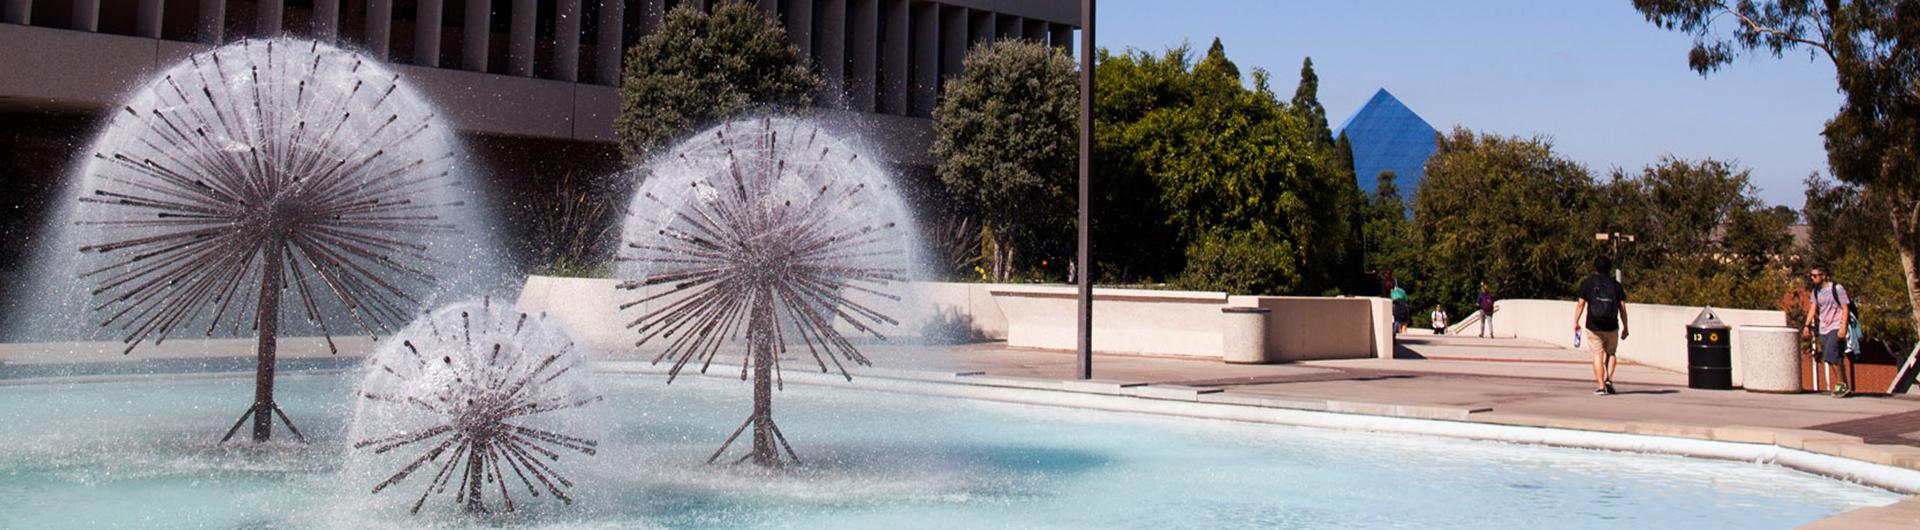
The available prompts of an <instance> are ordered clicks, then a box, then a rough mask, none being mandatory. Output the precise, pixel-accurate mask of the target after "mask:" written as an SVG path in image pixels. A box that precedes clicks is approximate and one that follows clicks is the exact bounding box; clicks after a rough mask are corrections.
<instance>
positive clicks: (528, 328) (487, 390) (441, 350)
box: [353, 301, 601, 513]
mask: <svg viewBox="0 0 1920 530" xmlns="http://www.w3.org/2000/svg"><path fill="white" fill-rule="evenodd" d="M588 372H589V368H588V367H587V366H586V365H585V360H584V358H583V357H582V356H581V355H580V354H579V352H578V351H577V350H575V349H574V345H573V341H572V339H569V338H567V336H566V333H565V332H563V331H561V330H560V329H559V328H558V326H556V325H554V324H552V323H550V322H548V320H547V318H546V316H545V315H539V316H531V315H528V314H526V313H521V312H519V311H514V310H512V309H509V308H504V307H497V306H494V305H493V304H491V303H488V302H485V301H483V302H481V303H471V302H469V303H463V304H455V305H451V306H447V307H443V308H441V309H439V310H437V311H434V312H433V313H432V314H431V315H428V316H427V317H425V318H422V319H420V320H419V321H417V322H415V323H414V324H412V325H410V326H408V327H407V329H405V330H402V331H401V332H400V333H399V334H397V335H396V336H395V337H394V340H392V341H389V343H388V344H386V345H385V346H384V347H383V348H381V349H380V350H379V351H378V352H376V353H375V354H374V357H373V359H371V360H370V361H369V362H368V368H367V375H366V378H365V380H364V381H363V382H362V384H361V390H360V397H361V398H363V399H364V401H363V402H362V404H361V410H360V413H359V414H358V419H357V420H356V421H355V424H354V425H355V428H356V433H355V434H356V435H358V436H356V437H357V438H361V440H360V441H358V442H355V443H354V444H353V447H354V449H363V450H368V451H370V452H371V453H372V455H373V456H380V455H386V454H387V453H389V452H400V451H398V450H402V449H408V448H416V447H417V448H419V449H420V451H418V453H417V456H414V455H408V456H406V457H405V458H403V459H401V460H398V461H394V463H395V464H396V465H399V466H400V469H399V471H397V472H395V473H393V474H392V475H388V476H387V478H386V479H385V480H382V481H380V482H379V483H378V484H376V485H374V487H373V493H376V494H377V493H380V492H381V491H382V490H385V489H387V488H388V487H391V486H395V485H397V484H399V483H401V482H402V481H405V480H406V479H407V478H408V477H409V476H412V475H413V474H414V473H415V472H417V471H422V470H423V469H425V468H431V467H434V466H432V465H429V464H437V466H438V467H437V469H434V470H433V471H434V473H433V476H432V478H431V479H430V480H428V481H427V484H426V486H425V487H422V488H421V491H420V495H419V497H418V498H417V499H416V500H415V501H414V502H413V505H412V508H411V511H412V512H413V513H419V511H420V507H421V506H422V505H424V504H425V503H426V501H427V497H428V496H430V495H432V494H434V493H436V492H442V493H444V492H445V491H446V487H447V486H448V485H455V484H454V483H453V479H454V478H455V477H458V478H459V482H458V483H457V485H455V487H454V492H455V493H454V503H455V504H458V505H460V506H461V507H462V508H464V509H466V510H467V511H471V512H486V511H489V510H488V509H487V506H486V503H485V502H484V501H482V497H483V496H484V495H486V494H487V492H486V491H485V490H486V489H487V487H488V486H494V489H495V490H496V491H497V492H498V493H499V496H500V501H499V502H500V505H501V507H502V508H504V509H505V510H506V511H513V510H514V503H513V495H512V493H510V490H509V482H511V480H510V478H509V477H511V478H512V479H517V480H518V481H519V483H520V484H519V485H518V486H524V487H526V489H527V492H528V494H530V495H531V496H534V497H539V496H540V495H541V493H542V492H545V493H547V494H550V495H552V496H553V498H555V499H559V500H561V501H562V502H565V503H568V504H572V503H573V498H572V497H571V496H569V495H568V494H567V491H566V490H567V488H571V487H573V481H571V480H568V479H567V477H566V476H565V475H563V474H562V473H561V471H560V470H559V469H557V468H556V466H557V464H550V463H549V462H555V461H558V460H560V456H561V454H563V453H569V452H571V453H580V454H586V455H592V454H594V453H595V452H596V448H597V447H598V446H599V443H598V442H596V441H594V440H591V439H588V438H584V437H580V436H574V435H571V434H566V433H563V432H561V430H562V429H563V428H565V426H566V425H568V424H569V423H570V422H568V421H565V420H568V419H578V418H554V416H556V415H558V414H556V413H560V412H563V411H568V410H571V409H577V408H579V407H583V406H586V405H588V404H591V403H594V402H596V401H600V399H601V396H600V395H599V394H598V393H595V392H594V391H593V389H592V387H591V383H590V381H589V380H588ZM542 419H547V420H548V421H546V422H544V423H541V420H542ZM400 462H404V464H401V463H400ZM509 473H511V475H509ZM516 489H517V487H516Z"/></svg>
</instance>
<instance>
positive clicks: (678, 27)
mask: <svg viewBox="0 0 1920 530" xmlns="http://www.w3.org/2000/svg"><path fill="white" fill-rule="evenodd" d="M820 86H821V80H820V76H818V75H816V74H814V73H813V67H812V65H811V64H810V62H809V61H808V60H807V58H806V56H804V55H802V54H801V53H800V50H799V49H798V48H795V47H794V46H793V45H791V44H788V43H787V40H786V31H784V30H782V29H781V28H780V26H778V25H776V24H774V23H771V22H769V21H768V20H767V19H766V17H763V16H761V15H760V14H759V12H758V11H757V10H756V9H755V8H754V6H753V4H752V3H751V2H746V1H744V0H728V1H725V2H722V3H720V4H719V5H715V6H714V7H713V11H712V13H708V12H706V11H702V10H700V9H699V7H697V6H696V5H695V4H694V3H687V2H683V3H681V5H680V6H679V7H676V8H674V9H673V10H672V11H669V12H667V14H666V18H665V19H664V20H663V21H662V22H661V25H660V31H656V32H654V33H653V34H651V35H647V36H646V37H643V38H641V39H640V42H637V43H635V44H634V45H633V47H632V48H628V49H627V65H626V71H625V72H624V73H623V75H622V77H621V82H620V116H619V117H618V118H616V119H615V120H614V131H615V132H616V133H618V134H619V136H620V148H621V152H622V153H624V154H625V155H626V158H627V160H628V161H629V162H637V161H640V160H643V159H645V158H646V157H647V156H648V154H649V153H650V152H651V151H652V150H653V149H654V148H656V147H659V146H660V145H662V144H665V143H666V142H668V141H670V140H672V139H674V138H677V137H679V136H680V135H683V134H687V133H688V132H690V131H693V130H696V129H700V128H704V127H707V126H710V125H713V124H715V123H719V122H720V121H723V120H725V119H727V118H730V117H733V116H736V115H739V114H741V113H745V112H749V111H753V110H757V109H766V110H776V111H778V110H790V109H795V108H801V107H803V106H805V105H806V104H807V103H808V102H811V101H813V97H814V94H815V93H817V92H819V91H820Z"/></svg>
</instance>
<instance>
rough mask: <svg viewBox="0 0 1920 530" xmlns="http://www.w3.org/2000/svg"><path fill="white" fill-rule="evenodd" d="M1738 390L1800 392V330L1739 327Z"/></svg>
mask: <svg viewBox="0 0 1920 530" xmlns="http://www.w3.org/2000/svg"><path fill="white" fill-rule="evenodd" d="M1734 333H1737V334H1739V335H1740V365H1741V371H1742V372H1744V374H1742V375H1743V377H1741V378H1740V379H1741V381H1740V387H1741V388H1745V389H1747V391H1748V392H1774V393H1782V394H1794V393H1799V392H1800V330H1798V329H1794V328H1790V327H1786V326H1740V328H1739V329H1737V330H1735V331H1734Z"/></svg>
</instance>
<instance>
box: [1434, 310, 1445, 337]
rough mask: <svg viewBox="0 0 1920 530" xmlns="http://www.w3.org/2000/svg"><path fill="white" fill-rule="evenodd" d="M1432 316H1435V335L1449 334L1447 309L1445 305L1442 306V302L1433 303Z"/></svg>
mask: <svg viewBox="0 0 1920 530" xmlns="http://www.w3.org/2000/svg"><path fill="white" fill-rule="evenodd" d="M1432 317H1433V334H1435V335H1445V334H1447V309H1446V308H1444V307H1440V304H1433V315H1432Z"/></svg>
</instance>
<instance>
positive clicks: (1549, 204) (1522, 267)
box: [1395, 129, 1599, 303]
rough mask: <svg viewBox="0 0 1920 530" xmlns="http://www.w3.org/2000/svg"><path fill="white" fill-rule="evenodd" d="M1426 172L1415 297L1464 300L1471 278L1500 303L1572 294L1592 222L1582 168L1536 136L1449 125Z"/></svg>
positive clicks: (1418, 214) (1593, 197)
mask: <svg viewBox="0 0 1920 530" xmlns="http://www.w3.org/2000/svg"><path fill="white" fill-rule="evenodd" d="M1426 174H1427V178H1426V182H1423V183H1421V185H1420V186H1421V191H1420V193H1419V194H1417V195H1416V196H1415V198H1414V209H1415V213H1414V217H1415V218H1416V219H1418V220H1419V224H1420V227H1421V234H1420V239H1421V243H1420V247H1421V248H1422V249H1423V250H1422V252H1423V254H1424V259H1423V261H1424V263H1425V269H1426V270H1425V271H1424V272H1425V274H1426V275H1427V277H1428V278H1429V280H1428V281H1427V282H1425V283H1424V284H1423V285H1419V286H1416V287H1417V288H1418V289H1422V290H1424V292H1423V291H1420V290H1415V291H1414V292H1413V293H1412V294H1414V295H1415V299H1416V301H1423V303H1432V302H1424V301H1427V300H1431V301H1443V302H1449V303H1465V301H1467V300H1471V299H1472V298H1471V297H1472V296H1473V294H1474V293H1475V292H1477V289H1478V286H1479V282H1480V281H1487V282H1488V283H1490V284H1493V285H1496V286H1499V289H1500V292H1501V295H1502V296H1503V297H1507V298H1530V297H1537V298H1565V297H1570V296H1572V295H1573V291H1574V287H1575V286H1576V285H1577V284H1578V283H1579V280H1580V277H1581V276H1582V275H1583V274H1584V272H1585V271H1586V266H1587V263H1588V262H1587V258H1588V257H1589V256H1591V255H1592V252H1593V251H1594V250H1595V248H1594V247H1593V234H1594V232H1593V229H1594V228H1595V227H1596V226H1599V221H1598V220H1597V219H1596V217H1595V213H1594V210H1595V208H1594V207H1595V205H1596V204H1598V198H1599V193H1598V190H1597V186H1596V184H1595V183H1594V180H1593V177H1592V175H1590V174H1589V173H1588V172H1587V169H1586V167H1584V166H1582V165H1580V164H1579V163H1576V162H1573V161H1571V160H1567V159H1566V158H1564V157H1561V156H1560V155H1558V154H1556V153H1554V151H1553V144H1552V142H1550V141H1549V140H1547V139H1546V138H1541V137H1535V138H1518V137H1506V136H1497V135H1492V134H1474V133H1473V132H1471V131H1468V130H1466V129H1454V130H1453V132H1452V133H1451V134H1448V135H1443V136H1441V137H1440V138H1439V145H1438V149H1437V150H1436V151H1435V152H1434V154H1433V157H1432V158H1429V159H1427V164H1426ZM1395 275H1396V276H1398V275H1399V271H1395ZM1427 297H1431V298H1427Z"/></svg>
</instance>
